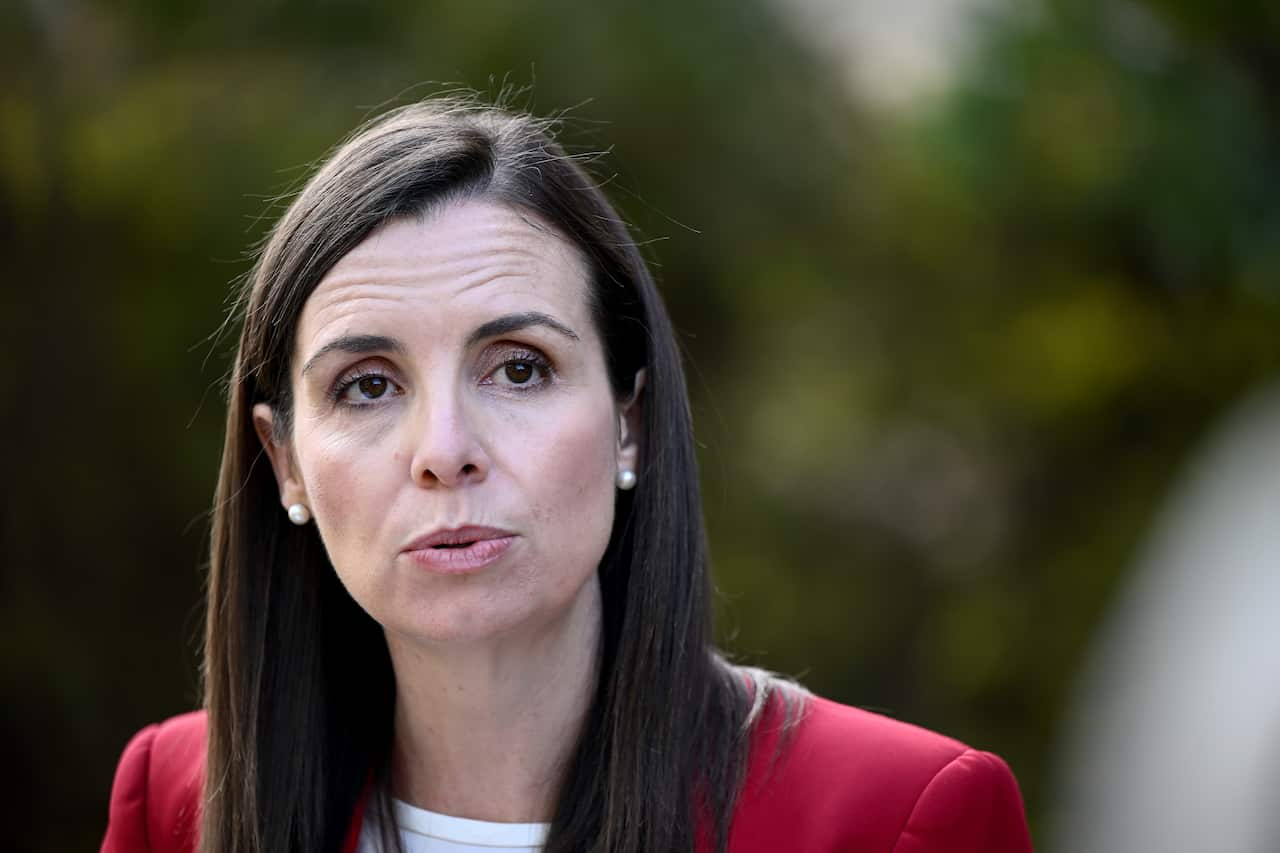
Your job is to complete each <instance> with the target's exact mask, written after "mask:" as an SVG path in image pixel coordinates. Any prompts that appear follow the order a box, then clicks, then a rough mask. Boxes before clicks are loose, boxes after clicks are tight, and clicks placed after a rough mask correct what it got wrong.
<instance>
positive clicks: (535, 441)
mask: <svg viewBox="0 0 1280 853" xmlns="http://www.w3.org/2000/svg"><path fill="white" fill-rule="evenodd" d="M614 444H615V438H614V434H613V421H612V409H611V408H610V409H609V410H608V411H607V412H605V413H603V414H602V413H601V411H600V408H599V407H598V406H595V407H591V408H589V409H588V408H584V409H583V410H581V411H578V412H575V413H574V417H571V418H565V419H563V420H561V421H560V422H559V424H558V428H557V429H555V430H548V431H546V432H545V433H541V434H539V435H537V436H536V437H533V436H531V441H530V443H529V444H528V445H527V446H526V447H525V448H524V450H523V455H524V456H525V460H526V461H525V462H524V464H523V465H522V466H521V467H522V470H523V471H524V474H523V476H522V477H521V479H522V480H524V483H525V487H526V489H527V493H528V494H529V495H530V496H531V497H532V499H533V500H532V503H533V505H532V506H531V507H530V509H531V511H532V514H533V517H534V521H535V523H536V524H537V525H538V526H540V527H542V529H544V530H546V531H547V532H548V534H549V536H550V538H551V539H552V540H553V542H554V547H557V548H559V549H563V551H564V552H565V553H566V554H569V553H572V554H575V555H579V556H582V557H584V558H591V559H594V560H595V561H598V560H599V557H600V556H601V555H602V554H603V552H604V548H605V546H606V545H607V544H608V541H609V533H610V531H611V528H612V526H613V504H614V494H613V492H614V485H613V479H614V475H613V469H614ZM592 568H594V563H593V564H592Z"/></svg>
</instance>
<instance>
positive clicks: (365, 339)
mask: <svg viewBox="0 0 1280 853" xmlns="http://www.w3.org/2000/svg"><path fill="white" fill-rule="evenodd" d="M331 352H345V353H351V354H352V355H364V354H366V353H371V352H394V353H398V354H403V353H404V347H402V346H400V342H399V341H397V340H396V339H395V338H388V337H387V336H386V335H345V336H343V337H341V338H336V339H334V340H332V341H329V343H327V344H325V345H324V346H322V347H320V349H319V350H317V351H316V354H315V355H313V356H311V358H309V359H307V363H306V364H305V365H303V366H302V375H303V376H306V375H307V372H308V371H309V370H311V368H313V367H315V366H316V363H317V362H319V361H320V359H322V358H324V357H325V356H326V355H328V354H329V353H331Z"/></svg>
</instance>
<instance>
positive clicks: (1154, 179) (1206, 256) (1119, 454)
mask: <svg viewBox="0 0 1280 853" xmlns="http://www.w3.org/2000/svg"><path fill="white" fill-rule="evenodd" d="M980 29H981V40H980V45H979V47H978V49H977V50H976V51H975V52H974V54H973V56H972V59H971V61H970V62H969V63H968V64H967V65H966V66H965V67H964V68H963V69H962V71H961V73H960V75H959V76H958V78H957V79H956V81H955V84H954V85H953V86H951V87H949V88H948V89H947V90H946V91H945V92H943V93H941V94H939V95H938V96H937V97H934V98H931V99H929V100H928V101H925V102H916V103H914V104H912V105H911V106H910V107H909V108H908V109H905V110H901V111H895V112H892V113H890V112H882V111H877V110H875V109H872V108H869V107H865V106H862V105H860V104H859V103H858V100H857V98H856V97H855V96H854V95H853V94H852V93H851V92H850V91H848V89H847V88H845V87H844V86H843V85H842V84H841V82H840V79H841V78H840V76H839V75H837V74H836V73H835V72H834V71H833V69H831V68H828V67H826V66H825V65H824V63H823V62H822V61H821V60H819V59H818V58H816V57H815V55H814V54H813V53H812V52H811V51H810V50H809V49H808V48H807V47H806V45H805V44H804V43H803V42H802V41H801V40H800V39H799V38H798V37H797V36H795V35H793V34H792V30H791V29H790V28H789V26H788V22H787V19H786V18H785V17H784V16H783V15H782V14H781V12H780V11H779V10H778V8H775V7H772V6H767V5H764V3H763V1H762V0H757V2H741V0H740V2H732V3H731V2H727V0H714V1H713V2H700V3H685V2H675V0H655V2H652V3H646V4H581V3H569V2H568V0H548V2H543V3H538V4H524V3H516V2H512V0H479V1H478V2H473V3H469V4H420V3H389V4H378V5H377V6H376V10H375V7H371V6H369V5H367V4H363V3H355V2H349V0H323V2H315V3H301V2H296V0H276V2H269V3H245V2H237V3H224V4H220V5H219V6H218V7H217V12H216V14H214V13H211V12H209V11H208V10H206V9H201V8H198V7H195V6H191V5H186V4H171V3H161V2H154V1H153V2H141V0H132V2H117V3H113V4H105V3H104V4H86V3H74V2H71V3H60V4H52V3H50V4H46V3H40V2H37V1H36V0H27V2H20V3H16V4H8V5H5V6H3V7H0V75H2V76H3V79H4V80H5V81H6V82H5V85H4V86H2V87H0V254H2V256H3V258H4V282H5V285H4V287H3V289H0V309H2V310H0V318H2V319H0V323H2V324H3V325H0V335H2V338H3V341H4V345H5V347H6V355H7V361H8V369H7V370H5V371H3V372H2V373H0V400H3V403H2V404H0V405H2V406H3V408H0V416H3V423H4V428H5V433H4V439H5V445H6V452H5V453H4V454H3V456H2V457H0V458H3V460H4V461H3V468H2V469H0V470H2V471H3V474H4V480H5V483H6V486H7V488H6V490H5V497H4V502H3V510H2V515H0V554H2V555H3V563H2V565H0V571H2V572H3V574H2V575H0V589H2V595H0V618H2V619H3V621H4V624H5V626H6V630H5V631H4V633H3V635H2V636H3V640H0V642H2V643H3V653H2V654H0V667H3V675H4V677H3V680H2V681H0V686H2V688H3V695H2V696H0V744H3V750H4V752H3V757H4V759H5V761H6V765H7V766H8V767H9V768H10V773H11V775H12V776H14V777H15V778H18V779H21V780H25V781H28V782H29V783H30V784H29V785H25V786H22V787H20V788H19V789H18V790H17V793H16V796H14V795H11V797H10V798H9V799H8V804H7V806H8V808H9V809H11V810H14V813H15V816H14V818H13V820H12V821H10V823H9V825H10V826H11V827H13V828H14V830H13V831H16V832H17V833H18V835H17V837H16V838H15V839H14V843H15V845H16V847H17V848H18V849H48V850H56V849H73V848H77V849H78V848H84V847H92V846H93V845H94V844H95V843H96V841H97V839H98V837H99V835H100V833H101V830H102V827H103V826H104V824H105V819H106V813H105V805H106V796H107V791H108V788H109V784H110V776H111V772H112V769H113V767H114V761H115V759H116V757H117V756H118V753H119V750H120V749H121V748H122V746H123V744H124V741H125V739H126V738H127V737H128V735H129V734H130V733H131V732H132V731H134V730H136V729H137V728H138V727H140V726H141V725H143V724H145V723H146V722H149V721H151V720H154V719H157V718H160V717H162V716H165V715H168V714H171V713H175V712H178V711H181V710H184V709H186V708H189V707H191V705H192V704H193V703H194V702H195V701H196V699H197V683H198V681H197V672H196V663H197V653H196V648H197V643H198V637H199V632H200V628H201V615H202V614H201V612H200V607H199V598H200V593H201V584H202V570H203V563H204V560H205V548H206V536H207V510H208V504H209V499H210V495H211V494H212V489H213V483H214V478H215V472H216V465H217V457H218V452H219V448H220V442H221V429H222V407H221V404H220V385H219V383H220V378H221V375H222V373H223V371H224V370H225V368H226V366H227V363H228V351H227V343H226V341H223V342H222V343H220V344H218V343H213V342H211V339H210V335H211V334H212V333H213V332H214V331H215V330H216V329H217V327H218V325H219V323H220V321H221V319H222V316H223V312H224V310H225V305H226V298H227V295H228V293H229V284H228V283H229V282H230V281H231V280H232V279H234V278H235V277H237V276H238V275H240V274H242V273H243V272H244V271H245V270H246V269H247V266H248V262H247V260H246V252H247V250H248V249H249V247H251V246H252V245H253V244H254V243H255V241H257V240H258V238H259V237H260V236H261V235H262V233H263V232H264V230H265V228H266V227H267V225H268V224H269V222H270V220H271V218H272V217H273V216H274V215H276V213H277V212H278V211H279V210H280V207H281V203H282V199H284V198H287V192H288V191H289V190H290V188H292V187H295V186H296V185H297V183H298V181H299V180H301V178H302V177H303V176H305V174H306V171H307V169H308V167H309V166H310V164H313V163H314V162H315V161H316V160H317V159H318V158H319V157H321V156H322V155H323V153H324V152H325V151H326V150H327V149H328V148H329V147H330V146H331V145H333V144H334V143H335V142H336V141H337V140H338V139H340V138H341V137H342V136H343V135H345V134H346V133H347V132H348V131H349V130H350V129H351V128H352V127H353V126H354V125H355V124H357V123H358V122H359V121H360V120H362V119H363V118H364V117H366V116H367V115H369V114H370V113H371V112H375V111H377V110H378V109H380V108H381V106H382V105H384V103H387V102H390V101H395V102H403V101H404V100H408V99H412V98H415V97H418V96H420V95H424V94H427V93H430V92H431V91H436V90H439V89H440V88H442V86H443V85H444V83H446V82H448V81H452V82H456V83H460V84H466V85H472V86H476V87H478V88H480V89H484V90H490V91H496V90H497V89H498V88H500V87H501V85H502V83H503V81H504V80H505V79H507V78H508V76H509V79H510V80H512V81H514V82H516V83H518V84H525V83H532V84H533V87H532V91H531V93H530V94H528V95H527V96H526V98H527V102H528V106H529V107H531V108H532V109H534V110H535V111H550V110H555V109H560V108H564V107H571V106H572V107H573V109H572V110H571V112H570V117H569V118H568V120H567V122H566V132H565V141H566V143H567V144H568V145H569V146H570V147H571V148H572V149H573V150H575V151H590V150H602V149H609V150H610V151H611V156H609V157H608V158H607V159H606V160H605V161H604V162H603V163H602V164H601V165H600V166H599V168H600V169H601V170H602V172H601V177H602V178H607V179H609V181H610V190H611V192H612V194H613V196H614V198H615V199H616V200H617V201H618V202H619V204H620V206H621V207H622V209H623V210H624V211H625V213H626V214H627V215H628V216H629V218H631V219H632V221H634V222H635V223H636V225H637V226H638V228H639V233H640V235H641V236H642V239H645V240H651V241H653V242H652V243H651V244H650V245H649V251H650V254H651V256H652V258H653V260H654V262H655V263H656V264H658V265H659V266H658V272H659V275H660V278H661V281H662V286H663V288H664V292H665V293H666V295H667V298H668V300H669V304H670V306H671V310H672V313H673V315H674V317H675V320H676V324H677V326H678V328H679V329H680V330H681V334H682V337H683V342H684V345H685V347H686V350H687V352H688V356H689V365H690V376H691V384H692V388H693V394H694V406H695V415H696V418H697V424H698V428H699V438H700V441H701V444H702V448H703V451H704V458H703V461H704V480H705V485H706V501H705V502H706V511H707V516H708V523H709V525H710V529H711V535H712V540H713V549H714V554H715V557H716V569H717V576H718V580H719V585H720V587H721V590H722V592H723V600H722V606H721V608H720V609H721V614H720V615H721V627H722V636H723V638H724V641H725V643H726V645H727V646H728V647H729V648H731V649H732V650H734V652H735V653H736V654H737V655H738V656H739V657H740V658H741V659H743V660H746V661H750V662H753V663H757V664H760V665H763V666H766V667H769V668H773V669H776V670H779V671H782V672H786V673H790V674H795V675H798V676H800V677H801V678H802V679H803V680H804V681H806V683H808V684H809V685H810V686H811V687H812V688H813V689H815V690H816V691H817V692H820V693H823V694H826V695H829V696H832V697H834V698H837V699H840V700H842V701H845V702H849V703H852V704H859V705H864V706H869V707H873V708H878V709H883V710H886V711H888V712H889V713H892V714H894V715H896V716H899V717H901V718H904V719H908V720H911V721H914V722H918V723H921V724H923V725H927V726H930V727H933V728H937V729H941V730H943V731H946V732H948V733H950V734H953V735H956V736H958V737H961V738H963V739H966V740H968V741H971V742H973V743H975V744H978V745H980V746H982V747H984V748H988V749H993V750H996V751H998V752H1000V753H1002V754H1004V755H1005V756H1006V757H1007V758H1008V759H1009V760H1010V762H1011V764H1012V765H1013V767H1014V768H1015V770H1016V771H1017V772H1018V774H1019V777H1020V779H1021V781H1022V784H1023V789H1024V792H1025V794H1026V796H1027V799H1028V803H1029V807H1030V811H1031V815H1032V818H1033V824H1036V825H1038V824H1039V823H1040V822H1041V821H1042V820H1043V818H1044V816H1045V815H1046V814H1047V813H1048V812H1049V810H1050V809H1051V805H1052V804H1051V803H1050V802H1048V799H1047V790H1046V786H1045V781H1046V778H1047V774H1048V771H1049V761H1050V758H1051V749H1052V745H1053V734H1054V730H1055V726H1056V724H1057V723H1058V721H1059V718H1060V716H1061V714H1062V712H1063V710H1064V708H1065V707H1066V703H1067V702H1068V701H1069V698H1070V690H1071V686H1072V679H1073V676H1074V674H1075V672H1076V671H1077V669H1078V667H1079V665H1080V663H1081V660H1082V656H1083V655H1084V653H1085V652H1086V650H1087V644H1088V640H1089V637H1090V634H1091V631H1092V630H1093V628H1094V626H1095V625H1096V624H1097V622H1098V620H1099V617H1100V615H1101V613H1102V612H1103V608H1104V607H1105V605H1106V602H1107V600H1108V596H1109V595H1110V593H1111V592H1112V590H1113V589H1114V587H1115V584H1116V582H1117V579H1118V578H1119V577H1120V576H1121V574H1122V572H1123V571H1124V569H1125V567H1126V565H1127V563H1128V561H1129V560H1130V558H1131V556H1132V555H1133V553H1134V549H1135V546H1136V543H1137V542H1138V541H1139V539H1140V537H1141V536H1142V534H1143V532H1144V530H1145V529H1146V526H1147V524H1148V523H1149V521H1150V519H1151V516H1152V513H1153V511H1154V509H1155V508H1156V506H1157V505H1158V502H1159V501H1160V499H1161V496H1162V494H1163V493H1164V492H1165V490H1166V489H1167V487H1168V485H1169V483H1170V480H1171V478H1172V477H1173V476H1174V475H1175V474H1176V472H1177V470H1178V467H1179V465H1180V463H1181V462H1182V461H1183V460H1184V459H1185V458H1186V454H1187V452H1188V451H1189V450H1190V449H1191V448H1192V447H1193V446H1194V444H1195V442H1196V441H1197V440H1198V439H1199V438H1200V437H1201V436H1202V435H1203V433H1204V431H1205V429H1206V428H1207V427H1208V426H1209V425H1210V424H1211V423H1212V422H1213V420H1214V419H1215V418H1216V417H1217V416H1218V415H1219V414H1220V413H1221V412H1222V411H1223V410H1224V408H1225V407H1226V406H1228V405H1230V403H1231V402H1232V401H1233V400H1235V399H1237V398H1238V397H1239V396H1240V395H1241V394H1243V393H1244V392H1246V391H1247V390H1249V389H1250V388H1252V387H1253V386H1255V385H1257V384H1259V383H1261V382H1263V381H1265V380H1267V379H1269V378H1273V377H1274V376H1275V375H1276V372H1277V368H1278V367H1280V335H1277V333H1276V330H1277V328H1280V326H1278V325H1277V323H1278V321H1280V288H1278V287H1277V276H1278V274H1280V156H1277V155H1278V154H1280V100H1278V99H1277V98H1276V96H1275V93H1276V92H1277V91H1280V14H1278V13H1277V12H1276V11H1275V7H1274V6H1273V5H1272V4H1265V3H1209V2H1203V0H1196V2H1193V0H1147V1H1146V2H1139V0H1115V1H1114V2H1087V1H1086V0H1075V2H1067V0H1060V2H1052V0H1046V2H1042V3H1040V4H1038V5H1035V6H1011V7H1010V9H1009V10H1007V11H1006V12H1005V13H1002V14H1000V15H994V14H993V15H991V16H990V17H989V18H988V19H987V20H985V21H983V22H982V24H981V27H980ZM424 81H440V82H439V83H427V82H424ZM384 99H389V101H384Z"/></svg>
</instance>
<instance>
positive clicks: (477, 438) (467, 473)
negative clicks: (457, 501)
mask: <svg viewBox="0 0 1280 853" xmlns="http://www.w3.org/2000/svg"><path fill="white" fill-rule="evenodd" d="M416 408H417V410H418V411H417V412H416V413H415V414H416V416H415V417H414V418H413V420H412V423H413V426H412V427H411V435H412V442H413V449H412V453H411V454H410V459H411V461H410V463H409V464H410V469H409V476H410V479H412V480H413V482H414V483H416V484H417V485H419V486H422V487H424V488H440V487H445V488H455V487H457V486H461V485H463V484H464V483H468V482H480V481H481V480H483V479H484V478H485V477H486V476H487V475H488V473H489V457H488V455H487V454H486V453H485V450H484V442H483V441H482V436H481V435H480V434H479V432H478V430H477V429H476V428H475V424H474V423H472V419H471V418H470V417H469V416H468V413H467V412H466V411H465V407H464V406H463V403H462V400H460V399H459V395H458V394H457V393H453V394H447V393H446V394H441V395H436V396H434V397H433V398H431V399H423V400H421V401H420V402H419V405H418V406H417V407H416Z"/></svg>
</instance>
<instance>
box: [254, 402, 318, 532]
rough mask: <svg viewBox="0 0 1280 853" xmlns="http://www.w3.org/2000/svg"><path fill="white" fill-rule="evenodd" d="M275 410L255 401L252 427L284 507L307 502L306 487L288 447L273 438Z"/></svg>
mask: <svg viewBox="0 0 1280 853" xmlns="http://www.w3.org/2000/svg"><path fill="white" fill-rule="evenodd" d="M274 427H275V412H274V411H273V410H272V409H271V406H269V405H268V404H266V403H257V404H255V405H254V407H253V429H254V431H255V432H256V433H257V434H258V440H259V441H261V442H262V449H263V451H265V452H266V454H267V458H268V459H270V460H271V470H272V472H273V473H274V474H275V477H276V487H277V488H278V489H279V490H280V503H281V505H282V506H284V507H286V508H287V507H291V506H294V505H295V504H303V505H308V504H307V494H306V489H305V488H303V486H302V482H301V480H300V479H299V478H298V476H297V471H296V469H295V465H294V462H293V454H292V453H291V452H290V448H289V446H288V445H287V444H285V443H283V442H278V441H276V438H275V429H274Z"/></svg>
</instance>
